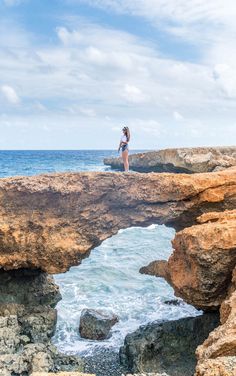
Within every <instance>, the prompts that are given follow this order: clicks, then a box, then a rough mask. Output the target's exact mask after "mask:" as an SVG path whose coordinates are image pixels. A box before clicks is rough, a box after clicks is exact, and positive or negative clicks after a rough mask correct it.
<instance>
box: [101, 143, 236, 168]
mask: <svg viewBox="0 0 236 376" xmlns="http://www.w3.org/2000/svg"><path fill="white" fill-rule="evenodd" d="M129 163H130V169H131V170H134V171H139V172H151V171H153V172H175V173H180V172H185V173H190V174H191V173H198V172H212V171H219V170H223V169H225V168H228V167H232V166H235V165H236V147H235V146H231V147H197V148H178V149H163V150H155V151H148V152H145V153H137V154H131V155H130V156H129ZM104 164H105V165H108V166H111V168H113V169H116V170H123V162H122V159H121V158H105V159H104Z"/></svg>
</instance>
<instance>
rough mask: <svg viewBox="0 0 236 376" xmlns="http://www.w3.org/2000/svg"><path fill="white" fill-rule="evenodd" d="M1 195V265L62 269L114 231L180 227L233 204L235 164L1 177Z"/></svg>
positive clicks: (235, 196) (235, 192)
mask: <svg viewBox="0 0 236 376" xmlns="http://www.w3.org/2000/svg"><path fill="white" fill-rule="evenodd" d="M0 199H1V204H0V234H1V236H0V266H1V267H2V268H4V269H19V268H29V269H32V268H36V269H41V270H44V271H46V272H48V273H51V274H53V273H61V272H65V271H66V270H68V269H69V267H70V266H72V265H77V264H79V263H80V261H81V259H82V258H84V257H86V256H88V255H89V252H90V250H91V249H92V248H94V247H96V246H98V245H99V244H100V243H101V242H102V241H103V240H105V239H106V238H108V237H110V236H112V235H114V234H116V233H117V231H118V230H119V229H121V228H127V227H130V226H135V225H137V226H139V225H140V226H147V225H150V224H152V223H159V224H167V225H168V226H173V227H175V228H176V229H182V228H184V227H186V226H191V225H192V224H194V223H196V217H197V216H199V215H200V214H202V213H203V212H209V211H212V210H214V209H215V210H217V211H220V210H225V209H233V208H235V206H236V168H232V169H228V170H224V171H221V172H217V173H209V174H195V175H186V174H178V175H176V174H154V173H150V174H132V173H130V174H129V173H126V174H123V173H117V174H114V173H102V172H97V173H96V172H88V173H62V174H48V175H40V176H29V177H14V178H6V179H0ZM91 229H92V231H91Z"/></svg>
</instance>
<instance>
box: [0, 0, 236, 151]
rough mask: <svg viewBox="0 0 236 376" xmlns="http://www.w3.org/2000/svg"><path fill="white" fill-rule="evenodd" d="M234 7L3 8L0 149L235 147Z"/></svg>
mask: <svg viewBox="0 0 236 376" xmlns="http://www.w3.org/2000/svg"><path fill="white" fill-rule="evenodd" d="M235 19H236V2H235V0H224V1H223V0H208V1H206V0H188V1H186V0H0V131H1V134H0V149H5V150H6V149H75V150H77V149H117V147H118V143H119V139H120V135H121V129H122V127H123V126H124V125H126V126H128V127H129V128H130V130H131V142H130V148H131V149H162V148H170V147H182V146H185V147H191V146H218V145H219V146H220V145H222V146H223V145H235V144H236V142H235V140H236V43H235V40H236V22H235Z"/></svg>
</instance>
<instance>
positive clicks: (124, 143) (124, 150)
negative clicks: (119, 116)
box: [118, 127, 130, 172]
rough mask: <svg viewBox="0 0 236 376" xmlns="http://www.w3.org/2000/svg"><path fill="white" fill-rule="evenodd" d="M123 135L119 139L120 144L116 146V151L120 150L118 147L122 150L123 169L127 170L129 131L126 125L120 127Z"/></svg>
mask: <svg viewBox="0 0 236 376" xmlns="http://www.w3.org/2000/svg"><path fill="white" fill-rule="evenodd" d="M122 131H123V135H122V136H121V139H120V144H119V148H118V153H119V152H120V149H121V151H122V159H123V162H124V168H125V171H126V172H128V171H129V141H130V131H129V128H128V127H124V128H123V129H122Z"/></svg>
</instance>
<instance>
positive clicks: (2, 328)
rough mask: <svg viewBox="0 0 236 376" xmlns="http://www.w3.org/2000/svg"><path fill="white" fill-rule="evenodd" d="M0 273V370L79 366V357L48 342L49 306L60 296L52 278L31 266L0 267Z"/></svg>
mask: <svg viewBox="0 0 236 376" xmlns="http://www.w3.org/2000/svg"><path fill="white" fill-rule="evenodd" d="M0 277H1V286H0V370H1V372H2V373H0V374H1V375H2V374H3V375H6V376H15V375H22V376H23V375H24V376H25V375H28V374H29V372H32V371H47V372H48V371H58V370H65V371H67V370H68V371H70V370H79V371H81V370H83V363H82V361H81V360H80V358H77V357H72V356H66V355H64V354H61V353H59V352H58V350H57V349H56V347H54V346H53V345H52V344H51V342H50V339H51V337H52V335H53V333H54V330H55V325H56V310H55V308H52V307H54V306H55V304H56V303H57V302H58V301H59V300H60V299H61V295H60V293H59V289H58V286H56V285H55V283H54V281H53V278H52V277H49V276H48V275H46V274H45V273H42V272H40V271H34V270H33V271H30V270H28V271H27V270H15V271H8V272H7V271H3V270H1V271H0ZM12 314H14V315H12Z"/></svg>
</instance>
